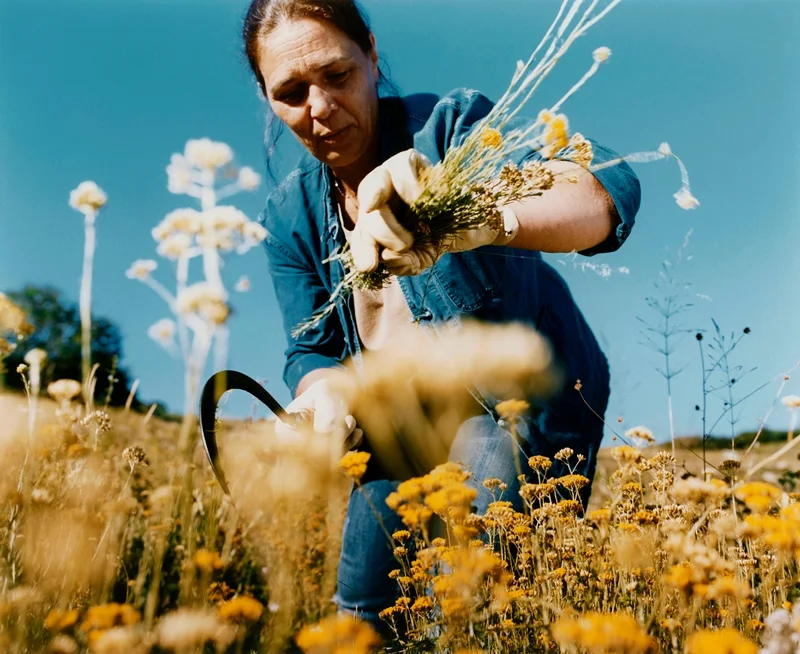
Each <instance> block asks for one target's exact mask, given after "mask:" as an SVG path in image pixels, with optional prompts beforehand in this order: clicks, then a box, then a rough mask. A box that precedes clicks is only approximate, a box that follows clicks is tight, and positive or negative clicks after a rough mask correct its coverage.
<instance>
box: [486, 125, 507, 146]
mask: <svg viewBox="0 0 800 654" xmlns="http://www.w3.org/2000/svg"><path fill="white" fill-rule="evenodd" d="M481 145H482V146H483V147H484V148H494V149H497V148H499V147H500V146H501V145H503V135H502V134H501V133H500V131H499V130H496V129H493V128H491V127H487V128H485V129H484V130H483V131H482V132H481Z"/></svg>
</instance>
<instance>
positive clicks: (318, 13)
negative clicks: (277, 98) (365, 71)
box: [242, 0, 388, 96]
mask: <svg viewBox="0 0 800 654" xmlns="http://www.w3.org/2000/svg"><path fill="white" fill-rule="evenodd" d="M303 18H312V19H316V20H319V21H322V22H324V23H327V24H329V25H330V26H331V27H334V28H336V29H337V30H339V31H340V32H341V33H342V34H344V35H345V36H346V37H347V38H349V39H350V40H351V41H353V43H355V44H356V45H357V46H358V47H359V48H361V51H362V52H363V53H364V54H368V53H369V52H370V51H371V50H372V42H371V41H370V35H371V34H372V32H371V30H370V27H369V22H368V21H367V17H366V14H365V13H364V11H363V10H362V9H361V7H360V6H359V5H358V3H357V2H355V0H253V1H252V2H251V3H250V8H249V9H248V10H247V15H246V16H245V18H244V26H243V28H242V38H243V39H244V48H245V53H246V54H247V60H248V61H249V62H250V68H251V70H252V71H253V74H254V75H255V77H256V81H257V82H258V86H259V88H260V89H261V92H262V93H263V94H264V96H266V95H267V90H266V85H265V83H264V77H263V76H262V75H261V71H260V70H259V66H258V41H259V39H260V38H261V37H263V36H266V35H267V34H269V33H270V32H271V31H272V30H274V29H275V28H276V27H277V26H278V25H279V24H280V23H281V22H283V21H285V20H298V19H303ZM379 82H380V83H386V82H388V80H387V79H386V78H385V77H384V75H383V73H380V77H379Z"/></svg>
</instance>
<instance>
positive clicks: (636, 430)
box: [625, 425, 655, 444]
mask: <svg viewBox="0 0 800 654" xmlns="http://www.w3.org/2000/svg"><path fill="white" fill-rule="evenodd" d="M625 437H626V438H630V439H631V440H634V441H637V442H639V443H643V444H644V443H653V442H655V438H653V432H651V431H650V430H649V429H648V428H647V427H642V426H641V425H640V426H638V427H631V428H630V429H629V430H628V431H626V432H625Z"/></svg>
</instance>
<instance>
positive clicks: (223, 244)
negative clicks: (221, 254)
mask: <svg viewBox="0 0 800 654" xmlns="http://www.w3.org/2000/svg"><path fill="white" fill-rule="evenodd" d="M197 244H198V245H199V246H200V247H201V248H203V249H206V250H208V249H211V250H223V251H227V250H232V249H233V247H234V245H235V244H234V242H233V232H232V231H231V230H229V229H225V230H222V229H221V230H219V231H216V232H209V233H207V234H198V235H197Z"/></svg>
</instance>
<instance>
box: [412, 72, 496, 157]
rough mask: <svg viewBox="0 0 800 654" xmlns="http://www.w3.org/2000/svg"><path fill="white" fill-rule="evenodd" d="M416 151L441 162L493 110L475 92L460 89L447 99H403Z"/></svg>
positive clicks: (421, 96) (428, 96) (423, 96)
mask: <svg viewBox="0 0 800 654" xmlns="http://www.w3.org/2000/svg"><path fill="white" fill-rule="evenodd" d="M402 102H403V106H404V108H405V111H406V116H407V129H408V133H409V134H411V135H413V141H414V147H415V148H416V149H417V150H420V151H421V152H423V153H425V155H426V156H427V157H428V158H429V159H431V161H440V160H441V159H442V158H443V157H444V155H445V153H446V152H447V150H449V149H450V148H452V147H453V146H454V145H457V144H458V143H460V141H461V140H462V139H463V137H464V135H465V134H466V133H467V132H468V131H469V130H470V129H471V128H472V126H473V125H474V124H475V123H476V122H477V121H479V120H480V119H482V118H484V117H485V116H486V115H487V114H488V113H489V112H490V111H491V110H492V107H493V106H494V103H493V102H492V101H491V100H489V98H487V97H486V96H485V95H484V94H483V93H481V92H480V91H478V90H476V89H472V88H466V87H459V88H456V89H453V90H452V91H450V92H449V93H446V94H444V95H441V96H439V95H436V94H433V93H417V94H414V95H408V96H405V97H404V98H402Z"/></svg>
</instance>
